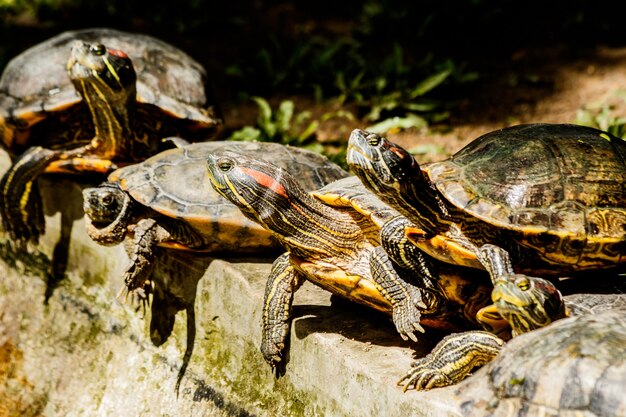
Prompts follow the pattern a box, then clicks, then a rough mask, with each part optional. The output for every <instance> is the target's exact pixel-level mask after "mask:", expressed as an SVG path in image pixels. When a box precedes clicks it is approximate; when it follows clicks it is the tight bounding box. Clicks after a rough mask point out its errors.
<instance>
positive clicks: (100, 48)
mask: <svg viewBox="0 0 626 417" xmlns="http://www.w3.org/2000/svg"><path fill="white" fill-rule="evenodd" d="M67 72H68V74H69V76H70V79H71V80H72V82H73V83H74V86H75V87H76V89H77V90H78V91H79V92H80V93H81V95H82V96H83V97H85V96H87V97H90V98H100V99H102V98H103V97H105V98H106V100H107V101H109V102H111V101H116V100H122V101H126V100H128V99H130V98H133V99H134V95H135V91H136V90H135V81H136V79H137V75H136V74H135V69H134V67H133V64H132V62H131V60H130V58H129V57H128V55H126V54H125V53H124V52H122V51H119V50H116V49H109V48H107V47H106V46H104V45H102V44H100V43H93V44H92V43H85V42H82V41H75V42H74V43H72V50H71V53H70V58H69V60H68V61H67Z"/></svg>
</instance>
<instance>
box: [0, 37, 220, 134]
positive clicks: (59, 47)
mask: <svg viewBox="0 0 626 417" xmlns="http://www.w3.org/2000/svg"><path fill="white" fill-rule="evenodd" d="M77 39H78V40H83V41H85V42H100V43H103V44H104V45H106V46H107V47H110V48H113V49H120V50H122V51H124V52H125V53H126V54H127V55H128V56H129V57H130V58H131V60H132V62H133V65H134V67H135V72H136V73H137V101H138V103H142V104H149V105H153V106H156V107H155V108H157V109H160V110H161V111H163V112H165V113H166V114H168V115H170V116H172V117H175V118H181V119H188V120H189V124H190V125H196V127H197V128H204V127H208V128H210V127H213V126H214V125H215V124H216V114H215V108H214V103H212V101H211V99H210V97H209V95H208V93H207V88H206V82H207V74H206V71H205V70H204V68H203V67H202V65H200V64H199V63H198V62H196V61H195V60H194V59H193V58H191V57H190V56H189V55H187V54H186V53H184V52H183V51H181V50H180V49H178V48H176V47H174V46H172V45H170V44H168V43H166V42H163V41H161V40H159V39H156V38H153V37H151V36H147V35H142V34H136V33H128V32H122V31H119V30H114V29H107V28H94V29H85V30H78V31H69V32H64V33H61V34H60V35H57V36H55V37H53V38H50V39H48V40H46V41H45V42H42V43H40V44H38V45H35V46H33V47H31V48H29V49H27V50H26V51H24V52H23V53H21V54H20V55H18V56H16V57H15V58H13V59H12V60H11V61H10V62H9V64H8V65H7V67H6V68H5V70H4V72H3V74H2V77H1V78H0V137H3V138H4V139H3V140H4V142H5V144H6V145H7V146H9V145H10V143H11V138H10V135H9V134H8V132H3V130H9V129H10V126H8V127H7V125H9V124H14V125H19V127H20V129H24V128H26V127H28V126H32V125H33V124H35V123H37V122H39V121H40V120H42V119H43V118H45V117H46V113H51V112H56V111H61V110H64V109H67V108H69V107H71V106H74V105H76V104H78V103H80V102H81V97H80V95H79V94H78V93H77V92H76V90H75V89H74V86H73V85H72V82H71V81H70V79H69V77H68V75H67V72H66V63H67V60H68V58H69V53H70V45H71V43H72V42H73V41H74V40H77Z"/></svg>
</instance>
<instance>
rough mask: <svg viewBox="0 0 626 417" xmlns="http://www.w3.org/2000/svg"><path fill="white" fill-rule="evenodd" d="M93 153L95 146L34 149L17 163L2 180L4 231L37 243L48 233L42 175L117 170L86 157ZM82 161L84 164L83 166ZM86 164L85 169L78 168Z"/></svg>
mask: <svg viewBox="0 0 626 417" xmlns="http://www.w3.org/2000/svg"><path fill="white" fill-rule="evenodd" d="M92 150H93V146H92V145H91V144H90V145H87V146H83V147H80V148H76V149H71V150H65V151H55V150H51V149H47V148H43V147H41V146H33V147H31V148H28V149H27V150H26V151H25V152H24V153H23V154H22V155H20V156H19V157H18V158H17V159H16V160H15V161H14V162H13V165H11V167H10V168H9V169H8V170H7V172H5V174H4V175H3V177H2V179H0V190H1V192H2V196H1V197H2V198H0V214H1V215H2V224H3V227H4V230H5V231H7V233H9V236H10V237H11V239H13V240H18V241H32V242H34V243H37V242H38V241H39V237H40V236H41V235H42V234H43V233H44V232H45V229H46V224H45V219H44V214H43V204H42V201H41V195H40V193H39V187H38V186H37V178H38V177H39V176H40V175H41V174H43V173H47V172H53V173H76V172H82V171H84V170H88V171H95V172H102V173H107V172H109V171H110V170H111V169H112V168H115V166H114V165H113V164H112V163H111V162H109V161H102V160H98V159H94V160H90V159H86V158H83V157H82V155H83V154H85V153H89V152H91V151H92ZM78 160H80V161H81V163H80V164H79V163H78V162H77V161H78ZM82 165H84V167H82V169H80V170H77V169H76V167H78V166H82ZM72 167H73V168H74V169H71V168H72Z"/></svg>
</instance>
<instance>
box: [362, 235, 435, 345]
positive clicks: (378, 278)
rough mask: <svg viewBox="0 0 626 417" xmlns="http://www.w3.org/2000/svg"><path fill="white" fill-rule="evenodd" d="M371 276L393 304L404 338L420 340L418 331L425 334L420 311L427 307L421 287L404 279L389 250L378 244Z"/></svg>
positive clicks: (373, 255)
mask: <svg viewBox="0 0 626 417" xmlns="http://www.w3.org/2000/svg"><path fill="white" fill-rule="evenodd" d="M370 269H371V272H372V279H373V280H374V283H375V284H376V287H377V289H378V290H379V291H380V293H381V294H382V296H383V297H384V298H385V299H386V300H387V301H389V303H390V304H391V306H392V318H393V324H395V326H396V330H397V331H398V333H400V336H401V337H402V338H403V339H404V340H407V339H409V338H410V339H411V340H413V341H414V342H416V341H417V336H415V332H416V331H418V332H421V333H424V328H423V327H422V326H421V325H420V317H421V312H420V310H425V309H426V305H425V304H424V302H423V301H422V294H421V292H420V290H419V289H418V288H417V287H415V286H413V285H411V284H409V283H408V282H406V280H404V279H402V277H401V276H400V274H399V273H398V272H397V270H396V266H395V265H394V264H393V262H392V261H391V259H389V256H388V254H387V252H385V250H384V249H383V248H382V247H380V246H379V247H377V248H376V249H374V251H373V252H372V255H371V257H370Z"/></svg>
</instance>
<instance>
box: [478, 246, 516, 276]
mask: <svg viewBox="0 0 626 417" xmlns="http://www.w3.org/2000/svg"><path fill="white" fill-rule="evenodd" d="M476 256H477V258H478V260H479V261H480V263H481V264H482V265H483V267H484V268H485V269H486V270H487V272H489V276H490V277H491V282H493V284H495V283H496V282H497V281H498V280H510V279H511V277H513V276H515V271H514V270H513V264H512V263H511V258H510V257H509V253H508V252H507V251H506V250H504V249H502V248H501V247H499V246H496V245H490V244H487V245H483V246H481V247H480V248H479V249H478V251H477V253H476Z"/></svg>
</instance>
